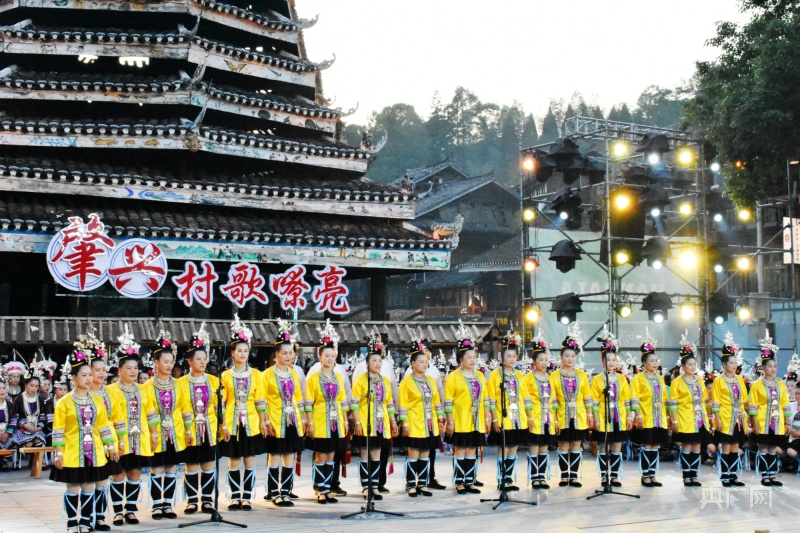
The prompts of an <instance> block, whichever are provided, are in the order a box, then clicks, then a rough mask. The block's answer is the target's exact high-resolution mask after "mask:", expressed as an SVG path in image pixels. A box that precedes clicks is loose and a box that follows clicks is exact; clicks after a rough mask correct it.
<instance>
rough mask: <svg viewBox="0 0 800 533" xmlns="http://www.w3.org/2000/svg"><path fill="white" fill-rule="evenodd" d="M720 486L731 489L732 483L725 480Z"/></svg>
mask: <svg viewBox="0 0 800 533" xmlns="http://www.w3.org/2000/svg"><path fill="white" fill-rule="evenodd" d="M722 486H723V487H726V488H729V487H733V482H732V481H731V480H729V479H726V480H725V481H723V482H722Z"/></svg>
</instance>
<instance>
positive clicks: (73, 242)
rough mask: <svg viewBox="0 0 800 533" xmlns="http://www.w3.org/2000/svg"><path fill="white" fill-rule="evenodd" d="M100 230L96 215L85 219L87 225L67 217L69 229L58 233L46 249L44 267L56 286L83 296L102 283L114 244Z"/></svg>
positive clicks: (76, 218) (101, 226) (106, 275)
mask: <svg viewBox="0 0 800 533" xmlns="http://www.w3.org/2000/svg"><path fill="white" fill-rule="evenodd" d="M104 230H105V225H104V224H103V223H102V222H101V221H100V217H99V216H98V215H97V214H96V213H92V214H90V215H89V222H88V223H87V224H84V223H83V219H82V218H81V217H69V226H67V227H66V228H63V229H61V230H60V231H59V232H58V233H57V234H56V235H55V237H53V239H52V240H51V241H50V244H49V246H48V247H47V267H48V269H49V270H50V274H51V275H52V276H53V279H55V280H56V282H57V283H58V284H59V285H61V286H62V287H66V288H67V289H70V290H73V291H81V292H83V291H90V290H92V289H96V288H97V287H99V286H100V285H102V284H103V282H105V280H106V278H107V277H108V265H109V263H110V261H111V251H112V250H113V249H114V241H112V240H111V238H109V237H108V236H107V235H106V234H105V233H104Z"/></svg>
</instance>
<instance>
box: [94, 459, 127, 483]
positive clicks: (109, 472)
mask: <svg viewBox="0 0 800 533" xmlns="http://www.w3.org/2000/svg"><path fill="white" fill-rule="evenodd" d="M100 469H101V470H102V471H103V476H104V477H103V479H106V478H109V477H111V476H118V475H119V474H121V473H123V472H124V471H125V469H124V468H122V465H121V464H119V462H117V461H112V460H111V459H108V462H107V463H106V464H105V466H101V467H100Z"/></svg>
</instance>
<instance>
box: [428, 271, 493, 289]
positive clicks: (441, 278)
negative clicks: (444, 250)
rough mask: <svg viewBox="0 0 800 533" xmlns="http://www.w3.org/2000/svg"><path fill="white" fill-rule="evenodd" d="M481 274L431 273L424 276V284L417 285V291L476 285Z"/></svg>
mask: <svg viewBox="0 0 800 533" xmlns="http://www.w3.org/2000/svg"><path fill="white" fill-rule="evenodd" d="M481 276H483V274H482V273H478V272H469V273H466V272H458V271H452V272H432V273H429V274H426V275H425V282H424V283H419V284H417V290H440V289H452V288H454V287H469V286H472V285H477V284H478V281H479V280H480V278H481Z"/></svg>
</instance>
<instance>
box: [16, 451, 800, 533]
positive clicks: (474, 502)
mask: <svg viewBox="0 0 800 533" xmlns="http://www.w3.org/2000/svg"><path fill="white" fill-rule="evenodd" d="M553 459H554V457H553ZM591 459H592V458H591V455H590V454H589V453H585V454H584V477H583V479H582V480H581V481H582V482H583V487H582V488H569V487H565V488H559V487H558V486H557V482H551V485H552V486H553V488H551V489H550V490H547V491H542V490H538V491H532V490H530V489H528V488H525V489H524V490H522V491H520V492H517V493H512V497H514V498H516V499H521V500H528V501H535V502H537V503H538V506H536V507H532V506H526V505H517V504H504V505H502V506H501V507H500V509H498V510H497V511H492V509H491V505H490V504H488V503H480V501H479V498H481V497H487V498H491V497H495V496H496V494H497V492H496V491H494V490H492V488H493V487H494V477H495V457H494V456H493V455H489V451H488V450H487V456H486V457H485V458H484V460H483V463H482V464H480V465H479V475H478V477H479V479H480V480H482V481H483V482H485V483H486V486H485V487H484V489H483V494H481V495H480V496H478V495H474V496H473V495H467V496H458V495H457V494H456V493H455V491H454V490H452V483H451V482H450V475H451V472H452V466H451V458H450V457H448V456H445V455H441V456H440V457H439V459H438V460H437V464H436V469H437V477H438V479H439V480H440V481H441V482H442V483H445V484H447V485H449V487H448V490H446V491H434V496H433V497H432V498H422V497H418V498H416V499H411V498H409V497H408V496H407V495H405V494H404V493H403V492H402V485H403V479H402V464H403V461H404V460H405V457H401V456H399V455H395V472H394V474H393V475H391V476H389V482H388V484H387V485H388V488H389V489H390V490H391V491H392V493H391V494H389V495H388V496H386V497H385V498H384V500H383V501H382V502H377V504H378V506H379V509H385V510H387V511H395V512H403V513H406V516H405V517H403V518H388V517H386V518H384V517H382V516H381V515H374V516H371V517H369V518H366V517H360V518H357V519H355V520H349V521H345V520H341V519H340V515H342V514H345V513H349V512H353V511H358V510H359V508H360V506H361V505H362V502H363V500H362V499H361V491H360V489H359V486H358V478H357V472H358V469H357V465H356V461H355V460H354V463H353V464H351V465H349V467H348V477H347V478H346V479H343V480H342V486H343V487H344V489H345V490H347V491H348V492H350V494H349V495H348V496H346V497H344V498H340V503H338V504H329V505H319V504H317V503H315V501H314V499H313V490H312V489H311V456H310V452H305V454H304V457H303V469H302V474H303V475H302V476H301V477H299V478H297V482H296V484H295V492H296V493H297V494H298V495H299V496H300V497H301V499H300V500H299V501H296V502H295V507H293V508H291V509H288V510H284V509H278V508H276V507H274V506H273V505H272V503H271V502H266V501H264V500H263V499H262V497H263V495H264V485H263V480H264V477H265V475H266V467H265V461H266V459H265V458H264V457H262V458H260V460H259V463H261V464H260V465H259V469H258V475H259V490H258V496H257V498H256V501H255V502H254V508H253V510H252V511H251V512H241V511H239V512H229V511H227V500H225V499H224V498H223V497H222V496H221V497H220V504H221V505H220V506H221V507H222V513H223V516H224V517H225V518H226V519H230V520H233V521H236V522H241V523H245V524H247V525H248V531H253V532H271V531H292V532H293V531H325V532H337V531H349V530H351V529H352V528H357V529H356V530H357V531H369V532H370V533H381V532H388V531H405V532H409V531H411V532H413V533H420V532H424V531H433V530H435V531H436V532H437V533H438V532H446V531H465V530H469V531H474V532H484V531H502V532H503V533H510V532H513V531H526V532H531V531H536V532H537V533H538V532H542V531H559V532H568V533H571V532H591V533H605V532H614V533H625V532H635V533H641V532H648V533H655V532H662V531H664V532H680V533H688V532H690V531H703V533H706V532H709V533H711V532H724V533H738V532H747V531H751V532H752V531H756V530H769V531H770V532H771V533H776V532H779V531H785V532H796V531H798V529H800V526H798V523H800V512H798V510H799V509H800V478H798V477H797V476H794V475H791V474H781V475H780V476H779V479H780V480H781V481H783V483H784V486H783V487H780V488H773V489H767V488H765V487H762V486H761V485H760V484H759V483H758V482H757V481H756V479H755V475H754V473H753V472H751V471H746V472H745V473H744V476H743V480H744V481H745V482H746V483H747V486H746V487H744V488H742V489H724V488H722V486H721V484H720V482H719V480H718V478H717V476H716V471H715V470H714V469H712V467H710V466H706V465H704V466H703V469H702V476H701V481H702V482H703V485H704V486H703V487H702V488H693V489H689V488H684V487H683V485H682V483H681V476H680V472H678V470H677V463H662V470H661V474H660V475H659V479H660V480H661V481H662V482H663V483H664V487H663V488H660V489H647V488H644V487H642V486H641V485H640V484H639V478H638V473H637V470H636V468H637V465H636V463H633V462H625V464H624V479H623V485H624V486H623V488H622V489H618V490H622V491H625V492H630V493H633V494H640V495H641V499H633V498H626V497H624V496H613V495H612V496H601V497H600V498H596V499H594V500H591V501H587V500H586V497H587V496H589V495H591V494H593V493H594V490H595V489H597V488H599V485H600V483H599V476H598V474H597V472H596V469H595V464H594V461H592V460H591ZM552 463H555V461H551V464H552ZM519 466H520V468H519V485H521V486H522V485H524V481H523V479H524V477H525V475H526V467H525V462H524V455H523V454H520V461H519ZM223 470H224V468H223ZM47 474H48V472H44V474H43V476H42V479H41V480H34V479H32V478H30V477H28V472H27V471H24V470H21V471H15V472H4V473H0V533H47V532H64V531H66V522H65V520H64V519H63V518H62V494H63V486H61V485H59V484H56V483H52V482H50V481H48V480H47V479H46V477H47ZM223 479H224V478H223ZM554 481H555V480H554ZM184 505H185V504H184V503H183V502H179V503H178V504H177V506H176V512H178V514H179V518H178V519H177V520H161V521H158V522H156V521H154V520H152V519H151V518H150V514H149V512H140V513H139V514H138V516H139V518H140V520H141V523H140V524H139V525H137V526H130V525H126V526H122V527H119V528H117V527H114V528H112V530H113V531H119V532H126V531H127V532H131V533H132V532H149V531H165V530H175V531H177V530H178V525H179V524H181V523H188V522H190V521H194V520H198V519H200V518H203V517H205V516H207V515H201V514H196V515H192V516H191V517H190V516H186V515H183V514H182V510H183V508H184ZM140 509H144V502H142V503H141V504H140ZM110 518H111V517H110V516H109V522H110ZM215 530H224V531H234V530H235V529H234V528H231V527H230V526H226V525H217V524H215V525H205V526H195V527H190V528H185V529H182V530H181V531H187V532H195V531H196V532H202V531H215Z"/></svg>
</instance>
